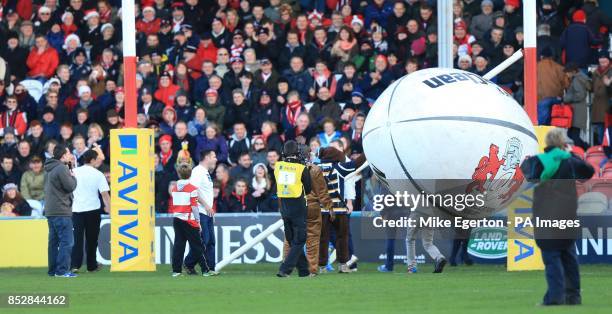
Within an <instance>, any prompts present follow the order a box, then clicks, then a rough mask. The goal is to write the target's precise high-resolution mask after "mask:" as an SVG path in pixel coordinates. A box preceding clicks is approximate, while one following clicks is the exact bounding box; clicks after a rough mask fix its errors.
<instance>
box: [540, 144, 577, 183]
mask: <svg viewBox="0 0 612 314" xmlns="http://www.w3.org/2000/svg"><path fill="white" fill-rule="evenodd" d="M571 156H572V155H571V154H570V153H568V152H566V151H564V150H562V149H560V148H558V147H555V148H553V149H552V150H550V151H548V152H545V153H544V154H538V159H539V160H540V162H541V163H542V166H543V167H544V170H542V174H541V175H540V180H541V182H545V181H548V180H550V179H551V178H552V177H553V176H554V175H555V173H557V170H559V166H561V161H563V160H566V159H568V158H570V157H571Z"/></svg>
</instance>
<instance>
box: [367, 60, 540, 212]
mask: <svg viewBox="0 0 612 314" xmlns="http://www.w3.org/2000/svg"><path fill="white" fill-rule="evenodd" d="M363 134H364V135H363V148H364V151H365V154H366V158H367V160H368V162H369V163H370V166H371V167H372V169H373V170H374V173H375V174H376V176H377V177H378V178H379V179H380V180H381V181H382V182H383V183H385V184H387V185H388V187H389V189H390V190H391V191H392V192H394V191H402V190H404V191H409V192H411V193H419V192H421V193H426V194H434V193H456V194H461V193H465V194H473V195H478V194H481V196H480V197H481V198H484V200H485V204H484V206H479V207H473V208H467V209H465V210H462V211H460V212H458V214H459V215H461V216H465V217H485V216H487V215H490V214H491V213H493V212H494V211H496V210H498V209H501V208H503V207H504V206H506V205H508V204H509V203H510V202H511V201H512V200H513V199H514V198H515V197H516V196H517V195H518V194H519V193H520V191H521V190H522V187H524V185H525V180H524V177H523V174H522V173H521V171H520V167H519V165H520V163H521V162H522V161H523V160H524V158H525V157H526V156H532V155H535V154H536V153H537V150H538V142H537V138H536V135H535V131H534V129H533V126H532V124H531V121H530V119H529V117H528V116H527V114H526V113H525V111H524V110H523V108H522V107H521V106H520V105H519V104H518V103H517V102H516V101H515V100H514V99H513V98H512V97H511V96H510V95H509V94H508V93H507V92H505V91H504V90H503V89H501V88H500V87H499V86H497V85H496V84H494V83H492V82H491V81H488V80H485V79H483V78H482V77H480V76H479V75H476V74H473V73H470V72H466V71H462V70H456V69H442V68H432V69H426V70H421V71H417V72H415V73H412V74H410V75H406V76H404V77H402V78H400V79H398V80H397V81H395V82H394V83H393V84H391V85H390V86H389V87H388V88H387V89H386V90H385V91H384V92H383V93H382V94H381V95H380V97H379V98H378V99H377V100H376V103H375V104H374V106H372V109H371V110H370V112H369V113H368V117H367V119H366V122H365V127H364V131H363ZM436 207H438V208H439V206H436ZM442 209H445V210H448V209H447V208H442ZM451 211H452V210H451Z"/></svg>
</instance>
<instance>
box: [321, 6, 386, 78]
mask: <svg viewBox="0 0 612 314" xmlns="http://www.w3.org/2000/svg"><path fill="white" fill-rule="evenodd" d="M379 1H380V0H379ZM358 52H359V45H358V42H357V39H356V38H355V35H354V34H353V31H352V30H351V29H350V28H348V27H346V26H344V27H342V28H341V29H340V31H339V32H338V36H337V37H336V41H335V42H334V44H333V46H332V49H331V57H332V60H333V62H335V64H336V68H335V69H336V71H338V72H339V71H341V70H342V68H343V67H344V64H346V63H347V62H349V61H352V59H353V57H355V56H356V55H357V53H358Z"/></svg>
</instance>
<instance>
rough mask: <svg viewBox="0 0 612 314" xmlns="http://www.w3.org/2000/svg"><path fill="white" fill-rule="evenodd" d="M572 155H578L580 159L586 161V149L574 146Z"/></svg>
mask: <svg viewBox="0 0 612 314" xmlns="http://www.w3.org/2000/svg"><path fill="white" fill-rule="evenodd" d="M572 153H574V154H576V156H578V157H580V159H582V160H584V154H585V153H584V149H582V147H580V146H572Z"/></svg>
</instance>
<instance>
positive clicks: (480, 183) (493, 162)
mask: <svg viewBox="0 0 612 314" xmlns="http://www.w3.org/2000/svg"><path fill="white" fill-rule="evenodd" d="M498 153H499V147H498V146H497V145H495V144H491V146H489V156H488V157H487V156H483V157H482V158H480V161H479V162H478V166H477V167H476V169H475V170H474V174H472V180H473V181H472V182H471V183H470V184H469V185H468V186H467V189H466V193H471V192H472V191H473V190H474V189H476V190H477V191H480V192H481V193H484V192H485V184H486V183H487V181H490V180H493V179H494V178H495V176H496V175H497V171H499V168H500V167H501V166H502V165H504V163H505V162H506V159H501V160H499V157H498V156H497V154H498Z"/></svg>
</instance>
